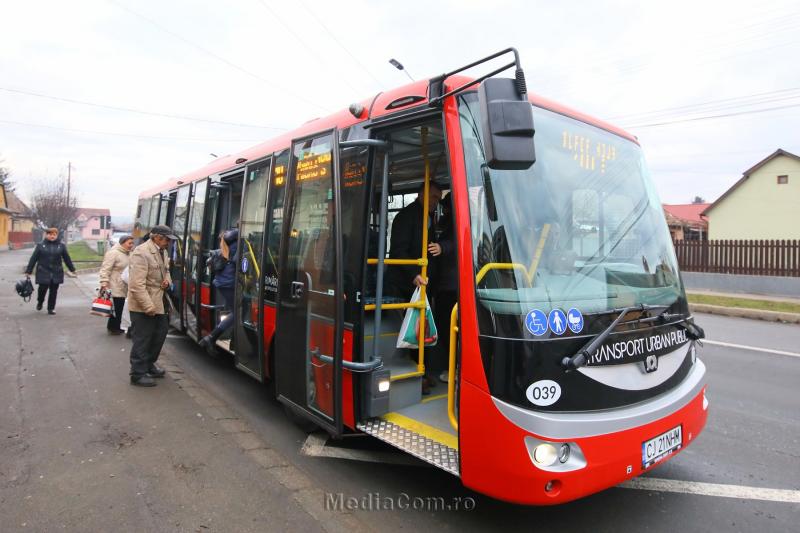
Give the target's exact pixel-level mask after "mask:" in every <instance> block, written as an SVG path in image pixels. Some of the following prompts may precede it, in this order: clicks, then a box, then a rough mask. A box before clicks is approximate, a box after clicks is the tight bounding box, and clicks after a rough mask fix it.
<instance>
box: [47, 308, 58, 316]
mask: <svg viewBox="0 0 800 533" xmlns="http://www.w3.org/2000/svg"><path fill="white" fill-rule="evenodd" d="M47 314H48V315H54V314H56V311H55V309H48V310H47Z"/></svg>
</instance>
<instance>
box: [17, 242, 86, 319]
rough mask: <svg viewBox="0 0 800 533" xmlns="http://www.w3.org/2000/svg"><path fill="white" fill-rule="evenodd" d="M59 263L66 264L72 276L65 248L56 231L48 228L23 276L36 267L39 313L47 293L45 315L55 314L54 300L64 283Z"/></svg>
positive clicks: (72, 267) (70, 260)
mask: <svg viewBox="0 0 800 533" xmlns="http://www.w3.org/2000/svg"><path fill="white" fill-rule="evenodd" d="M61 261H64V263H66V264H67V268H68V269H69V271H70V272H71V274H72V275H73V276H74V274H75V266H74V265H73V264H72V259H71V258H70V257H69V252H67V246H66V245H65V244H64V243H62V242H61V240H60V239H59V238H58V229H56V228H49V229H48V230H47V231H46V232H45V235H44V240H43V241H42V242H40V243H39V244H37V245H36V248H35V249H34V250H33V255H31V259H30V261H28V266H27V268H26V269H25V274H26V275H27V276H30V275H31V273H32V272H33V267H34V266H36V283H37V284H38V285H39V294H38V298H37V300H36V310H37V311H40V310H41V309H42V305H43V304H44V297H45V295H46V294H47V292H48V291H49V292H50V295H49V296H48V297H47V314H48V315H54V314H56V311H55V309H56V298H57V297H58V286H59V285H61V284H62V283H64V267H63V266H62V265H61Z"/></svg>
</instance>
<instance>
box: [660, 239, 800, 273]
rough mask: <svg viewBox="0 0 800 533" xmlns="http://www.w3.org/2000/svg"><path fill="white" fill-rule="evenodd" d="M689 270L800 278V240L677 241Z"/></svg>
mask: <svg viewBox="0 0 800 533" xmlns="http://www.w3.org/2000/svg"><path fill="white" fill-rule="evenodd" d="M674 244H675V253H676V254H677V256H678V265H679V266H680V268H681V270H685V271H687V272H714V273H719V274H750V275H756V276H795V277H800V240H718V241H675V243H674Z"/></svg>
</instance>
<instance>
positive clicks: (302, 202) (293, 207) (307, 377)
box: [274, 130, 344, 436]
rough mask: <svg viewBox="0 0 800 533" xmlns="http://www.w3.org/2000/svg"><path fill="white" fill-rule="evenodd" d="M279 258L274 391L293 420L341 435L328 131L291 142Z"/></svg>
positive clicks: (332, 158)
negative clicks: (305, 420) (295, 417)
mask: <svg viewBox="0 0 800 533" xmlns="http://www.w3.org/2000/svg"><path fill="white" fill-rule="evenodd" d="M288 187H289V188H288V191H287V196H286V205H285V209H284V224H283V246H281V254H280V263H279V264H280V267H281V268H280V279H279V287H278V305H277V327H276V333H275V335H276V339H275V363H274V365H275V390H276V392H277V395H278V399H279V400H281V401H282V402H283V403H284V404H285V405H287V406H288V408H290V409H291V410H292V411H294V412H295V414H298V415H300V416H303V417H305V418H308V419H311V420H313V421H314V422H315V423H316V424H318V425H319V426H321V427H323V428H324V429H326V430H327V431H328V432H329V433H331V434H332V435H334V436H337V435H341V433H342V351H343V346H342V339H343V332H344V318H343V317H344V291H343V280H342V232H341V216H337V214H339V213H341V212H342V209H341V198H340V195H339V194H338V192H337V191H339V190H341V189H340V188H339V155H338V139H337V132H336V130H333V131H328V132H325V133H321V134H317V135H315V136H313V137H306V138H303V139H297V140H295V141H293V142H292V151H291V159H290V163H289V182H288Z"/></svg>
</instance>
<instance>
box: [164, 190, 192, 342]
mask: <svg viewBox="0 0 800 533" xmlns="http://www.w3.org/2000/svg"><path fill="white" fill-rule="evenodd" d="M191 188H192V185H191V184H186V185H183V186H182V187H180V188H179V189H178V191H177V194H176V195H175V201H174V204H173V205H174V210H173V213H172V219H171V220H169V221H168V225H169V226H171V227H172V231H173V232H174V233H175V235H176V236H177V237H178V238H177V239H176V240H174V241H172V242H171V243H170V244H171V246H170V249H169V259H170V269H169V274H170V277H171V278H172V289H171V290H170V291H169V292H168V293H167V297H168V298H169V302H170V306H169V323H170V325H171V326H172V327H174V328H175V329H177V330H178V331H183V325H184V316H183V301H184V299H185V297H186V284H185V279H186V278H185V276H184V274H185V272H184V270H185V268H186V266H185V261H186V253H185V252H186V226H187V222H188V218H189V202H190V201H191Z"/></svg>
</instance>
